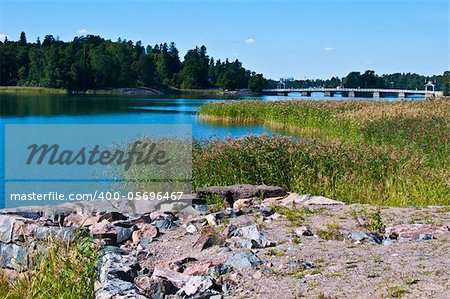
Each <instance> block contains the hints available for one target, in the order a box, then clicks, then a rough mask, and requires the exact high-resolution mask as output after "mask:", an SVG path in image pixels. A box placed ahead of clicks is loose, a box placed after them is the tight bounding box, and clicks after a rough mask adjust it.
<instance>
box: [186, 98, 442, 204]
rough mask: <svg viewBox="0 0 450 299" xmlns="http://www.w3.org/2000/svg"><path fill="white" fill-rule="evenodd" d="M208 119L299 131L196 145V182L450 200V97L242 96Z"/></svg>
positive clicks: (396, 200) (363, 198) (377, 198)
mask: <svg viewBox="0 0 450 299" xmlns="http://www.w3.org/2000/svg"><path fill="white" fill-rule="evenodd" d="M200 115H201V117H202V118H203V119H204V120H205V121H209V122H220V123H231V124H232V123H239V124H242V123H245V124H252V123H258V124H264V125H268V126H270V127H272V128H275V129H276V130H288V131H290V132H294V133H297V134H299V135H300V136H302V139H301V140H300V141H293V140H290V139H286V138H281V137H278V138H277V137H275V138H269V137H247V138H244V139H238V140H227V141H213V142H209V143H201V142H199V143H197V145H196V146H195V147H194V149H195V150H194V173H193V177H194V185H195V186H196V187H202V186H206V185H218V184H234V183H261V184H273V185H280V186H283V187H286V188H288V189H289V190H292V191H296V192H299V193H311V194H319V195H325V196H329V197H332V198H336V199H340V200H343V201H346V202H352V203H353V202H357V203H372V204H382V205H396V206H405V205H449V204H450V101H445V100H437V101H409V102H405V101H401V102H383V101H303V100H302V101H280V102H261V101H241V102H230V103H214V104H208V105H205V106H202V107H201V109H200Z"/></svg>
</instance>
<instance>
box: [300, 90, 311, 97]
mask: <svg viewBox="0 0 450 299" xmlns="http://www.w3.org/2000/svg"><path fill="white" fill-rule="evenodd" d="M301 95H302V96H303V97H310V96H311V92H310V91H302V92H301Z"/></svg>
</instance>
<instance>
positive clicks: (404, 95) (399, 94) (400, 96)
mask: <svg viewBox="0 0 450 299" xmlns="http://www.w3.org/2000/svg"><path fill="white" fill-rule="evenodd" d="M398 98H399V99H404V98H406V93H404V92H399V93H398Z"/></svg>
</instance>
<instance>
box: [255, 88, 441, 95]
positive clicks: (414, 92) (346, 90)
mask: <svg viewBox="0 0 450 299" xmlns="http://www.w3.org/2000/svg"><path fill="white" fill-rule="evenodd" d="M264 91H267V92H279V93H286V92H335V93H338V92H380V93H407V94H436V93H440V92H439V91H431V90H411V89H378V88H283V89H265V90H264Z"/></svg>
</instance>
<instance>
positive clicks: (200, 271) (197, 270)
mask: <svg viewBox="0 0 450 299" xmlns="http://www.w3.org/2000/svg"><path fill="white" fill-rule="evenodd" d="M211 266H212V264H211V263H203V264H196V265H190V266H187V267H186V269H184V271H183V274H187V275H205V274H206V272H207V271H208V269H209V268H210V267H211Z"/></svg>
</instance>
